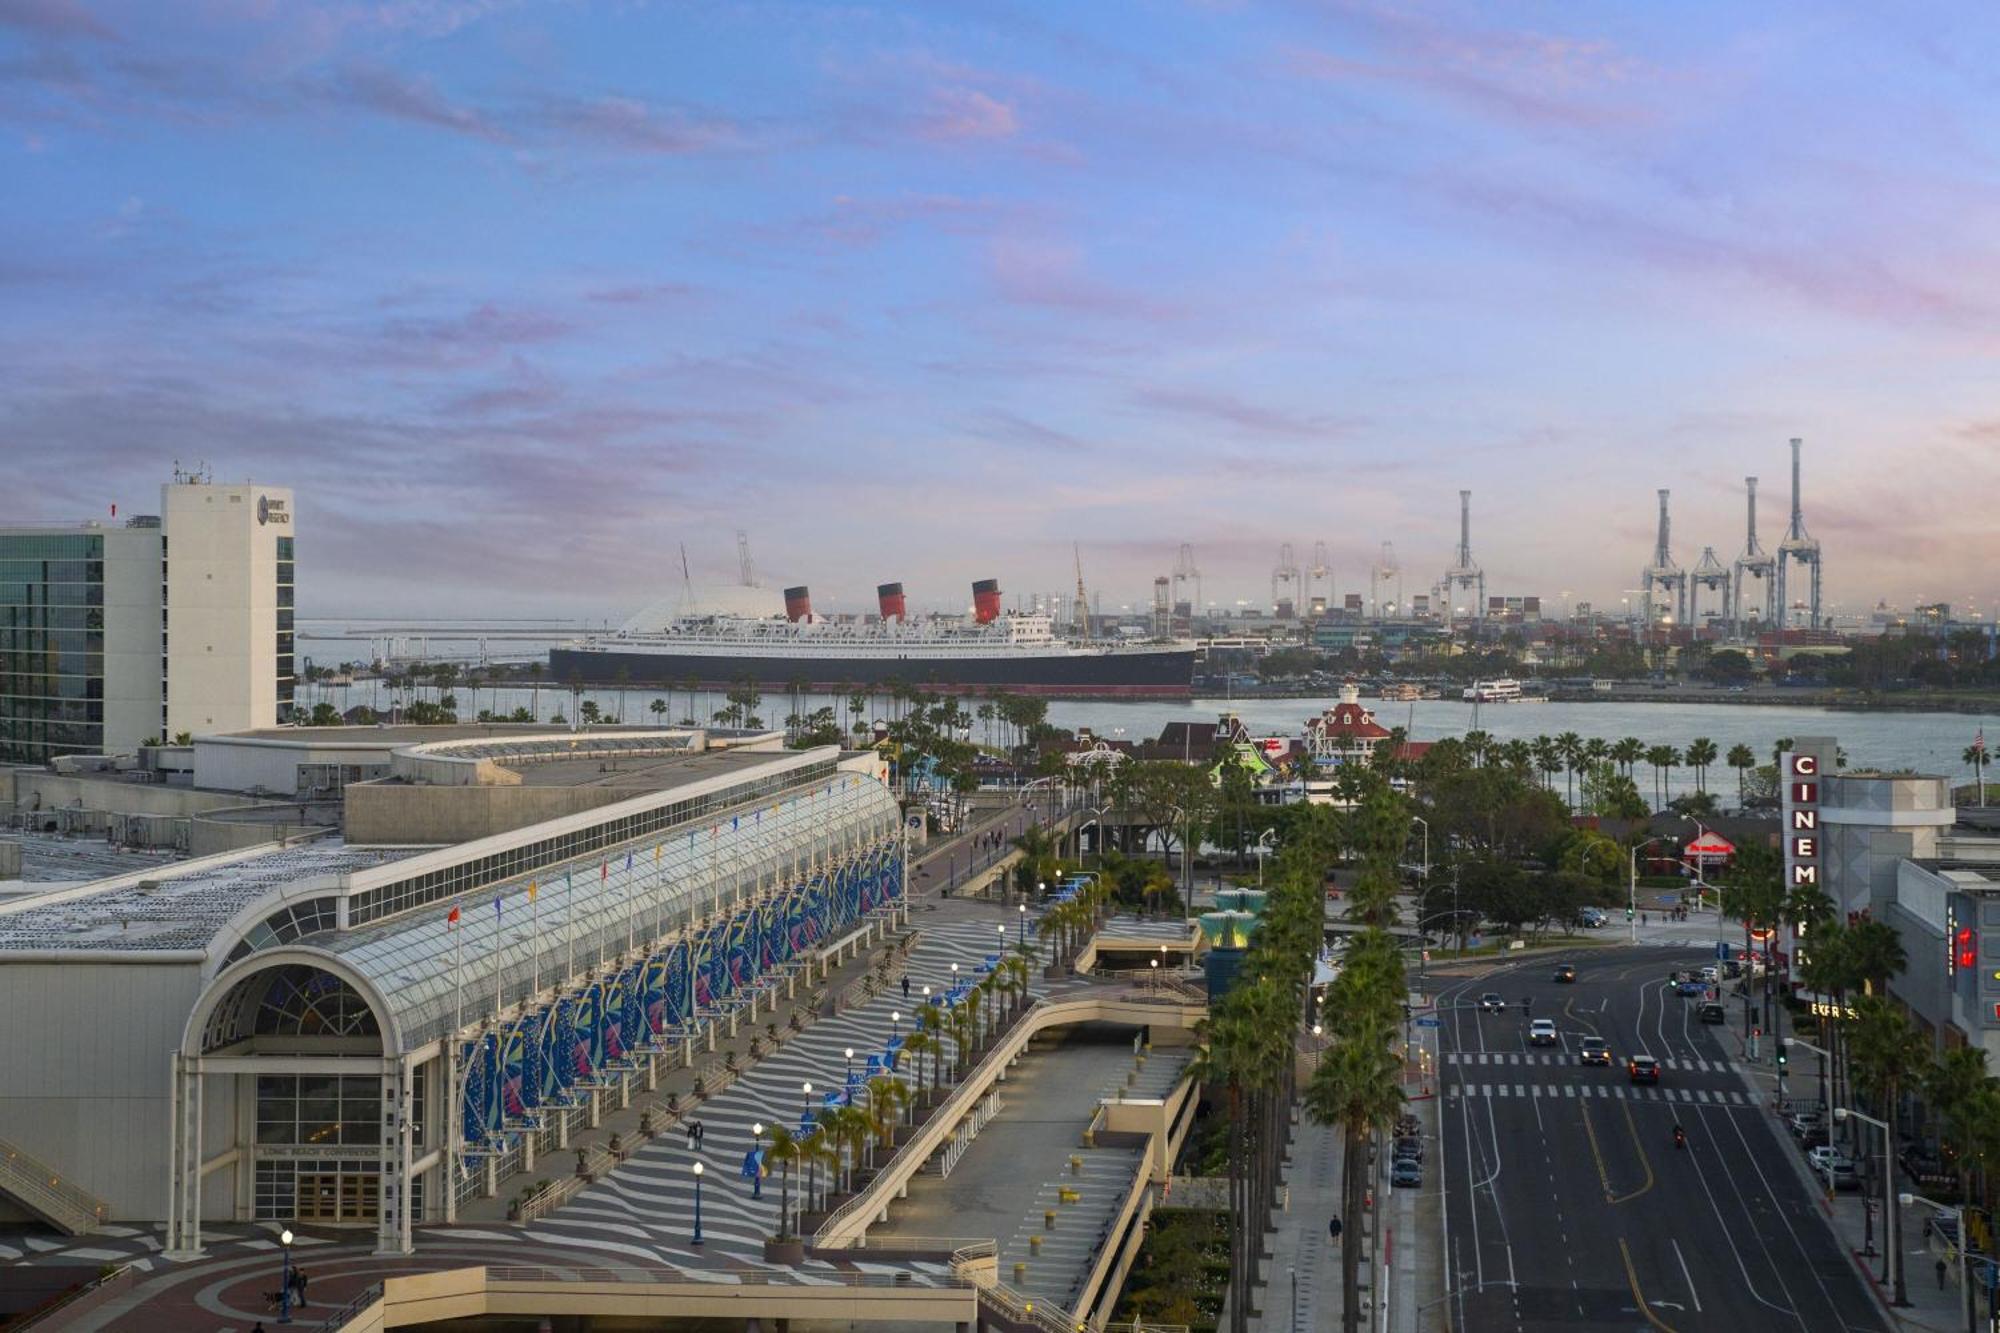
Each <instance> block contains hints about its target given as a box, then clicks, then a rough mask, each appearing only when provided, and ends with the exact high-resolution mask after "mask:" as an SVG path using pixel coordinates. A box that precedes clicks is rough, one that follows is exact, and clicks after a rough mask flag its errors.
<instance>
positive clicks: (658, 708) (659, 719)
mask: <svg viewBox="0 0 2000 1333" xmlns="http://www.w3.org/2000/svg"><path fill="white" fill-rule="evenodd" d="M646 711H647V712H649V713H651V714H652V715H653V725H654V726H658V725H660V724H661V723H663V722H665V721H666V720H667V701H666V700H665V699H655V700H653V702H651V703H649V704H647V705H646Z"/></svg>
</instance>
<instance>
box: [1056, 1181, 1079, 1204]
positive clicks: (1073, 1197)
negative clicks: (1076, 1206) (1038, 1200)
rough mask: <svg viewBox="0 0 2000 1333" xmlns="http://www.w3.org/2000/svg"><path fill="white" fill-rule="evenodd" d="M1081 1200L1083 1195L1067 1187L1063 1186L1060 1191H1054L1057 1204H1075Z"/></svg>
mask: <svg viewBox="0 0 2000 1333" xmlns="http://www.w3.org/2000/svg"><path fill="white" fill-rule="evenodd" d="M1082 1198H1083V1195H1082V1193H1081V1192H1079V1191H1077V1190H1073V1189H1071V1188H1070V1187H1069V1186H1067V1185H1065V1186H1063V1187H1062V1188H1061V1189H1059V1190H1057V1191H1056V1202H1057V1203H1076V1202H1079V1201H1080V1200H1081V1199H1082Z"/></svg>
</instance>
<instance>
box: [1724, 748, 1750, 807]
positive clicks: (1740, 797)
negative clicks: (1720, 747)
mask: <svg viewBox="0 0 2000 1333" xmlns="http://www.w3.org/2000/svg"><path fill="white" fill-rule="evenodd" d="M1723 762H1724V763H1726V764H1728V765H1729V766H1730V767H1731V768H1733V769H1735V770H1736V804H1737V806H1738V808H1741V807H1742V806H1743V805H1745V804H1746V803H1748V801H1749V799H1750V793H1749V790H1748V788H1746V787H1745V786H1744V782H1743V775H1744V774H1745V773H1748V772H1749V771H1750V770H1751V769H1753V768H1755V767H1756V766H1757V752H1756V751H1755V750H1753V749H1751V748H1750V747H1749V746H1747V745H1745V744H1743V743H1742V742H1741V741H1738V742H1737V743H1736V744H1734V745H1732V746H1730V747H1729V755H1728V757H1727V758H1726V759H1724V760H1723Z"/></svg>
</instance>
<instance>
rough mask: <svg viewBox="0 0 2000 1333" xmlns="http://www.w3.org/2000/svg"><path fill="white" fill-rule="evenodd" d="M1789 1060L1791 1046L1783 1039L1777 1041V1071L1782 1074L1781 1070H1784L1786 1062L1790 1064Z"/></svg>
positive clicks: (1790, 1057) (1790, 1058)
mask: <svg viewBox="0 0 2000 1333" xmlns="http://www.w3.org/2000/svg"><path fill="white" fill-rule="evenodd" d="M1791 1060H1792V1049H1791V1046H1790V1044H1789V1043H1786V1042H1783V1041H1781V1042H1779V1043H1778V1072H1779V1073H1781V1074H1782V1073H1783V1072H1784V1071H1785V1066H1786V1065H1788V1064H1790V1063H1791Z"/></svg>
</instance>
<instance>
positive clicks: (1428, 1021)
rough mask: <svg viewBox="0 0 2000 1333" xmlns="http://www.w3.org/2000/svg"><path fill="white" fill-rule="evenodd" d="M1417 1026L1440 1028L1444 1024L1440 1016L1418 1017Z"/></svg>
mask: <svg viewBox="0 0 2000 1333" xmlns="http://www.w3.org/2000/svg"><path fill="white" fill-rule="evenodd" d="M1417 1026H1418V1027H1420V1028H1441V1027H1443V1026H1444V1020H1443V1019H1442V1018H1419V1019H1418V1020H1417Z"/></svg>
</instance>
